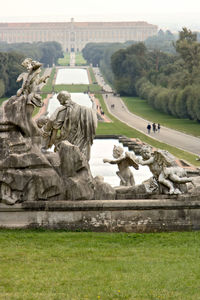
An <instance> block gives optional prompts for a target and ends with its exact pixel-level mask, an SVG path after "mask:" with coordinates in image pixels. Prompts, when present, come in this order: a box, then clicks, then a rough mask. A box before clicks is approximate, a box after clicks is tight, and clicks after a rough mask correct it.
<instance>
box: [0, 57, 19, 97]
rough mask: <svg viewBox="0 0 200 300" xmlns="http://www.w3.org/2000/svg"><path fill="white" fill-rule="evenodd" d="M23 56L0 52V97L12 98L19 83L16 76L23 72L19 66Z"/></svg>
mask: <svg viewBox="0 0 200 300" xmlns="http://www.w3.org/2000/svg"><path fill="white" fill-rule="evenodd" d="M23 59H24V56H23V55H22V54H19V53H16V52H9V53H3V52H0V97H2V96H8V97H9V96H12V95H13V94H15V93H16V91H17V89H18V88H19V87H20V86H21V83H17V82H16V79H17V77H18V75H19V74H20V73H21V72H23V70H24V68H23V67H22V66H21V62H22V61H23Z"/></svg>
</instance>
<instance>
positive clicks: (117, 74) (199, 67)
mask: <svg viewBox="0 0 200 300" xmlns="http://www.w3.org/2000/svg"><path fill="white" fill-rule="evenodd" d="M198 39H199V35H198V34H197V33H193V32H192V31H191V30H189V29H187V28H183V29H182V31H180V32H179V36H175V35H173V34H171V33H170V32H169V31H166V32H162V31H160V32H159V33H158V35H157V36H156V37H151V38H148V39H147V40H146V41H145V42H144V43H142V42H139V43H138V42H137V43H136V42H134V41H129V42H127V43H125V44H110V45H105V44H104V45H103V44H101V45H99V44H88V45H86V47H85V49H84V52H85V53H84V52H83V55H85V58H86V59H87V60H88V59H90V63H93V64H98V65H99V66H100V68H101V70H102V73H104V75H105V76H107V74H109V76H108V78H107V79H109V81H110V82H111V83H112V84H113V86H114V88H115V89H116V91H117V92H118V93H119V94H121V95H126V96H139V97H140V98H142V99H146V100H147V101H148V103H149V104H150V105H151V106H153V107H154V108H156V109H158V110H160V111H162V112H165V113H167V114H171V115H173V116H176V117H180V118H189V119H192V120H197V121H200V85H199V83H200V43H199V42H198ZM117 48H118V49H117ZM107 53H108V54H107ZM87 55H88V58H87ZM94 57H95V60H93V59H94Z"/></svg>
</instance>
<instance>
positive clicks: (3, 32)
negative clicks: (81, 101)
mask: <svg viewBox="0 0 200 300" xmlns="http://www.w3.org/2000/svg"><path fill="white" fill-rule="evenodd" d="M157 29H158V28H157V26H156V25H151V24H148V23H146V22H74V19H71V22H57V23H50V22H49V23H0V41H5V42H7V43H24V42H29V43H33V42H39V41H41V42H47V41H56V42H59V43H60V44H61V45H62V47H63V50H65V51H75V52H77V51H81V50H82V49H83V48H84V47H85V45H86V44H87V43H91V42H93V43H100V42H121V43H123V42H126V41H129V40H134V41H144V40H145V39H146V38H148V37H149V36H152V35H155V34H156V33H157Z"/></svg>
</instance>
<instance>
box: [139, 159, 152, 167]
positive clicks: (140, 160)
mask: <svg viewBox="0 0 200 300" xmlns="http://www.w3.org/2000/svg"><path fill="white" fill-rule="evenodd" d="M137 162H138V163H139V164H140V165H143V166H146V165H151V164H152V163H153V162H154V158H153V157H151V158H149V159H147V160H143V159H142V158H138V159H137Z"/></svg>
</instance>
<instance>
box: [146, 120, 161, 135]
mask: <svg viewBox="0 0 200 300" xmlns="http://www.w3.org/2000/svg"><path fill="white" fill-rule="evenodd" d="M151 129H152V131H153V132H154V133H156V131H157V132H158V133H159V132H160V124H159V123H158V124H157V125H156V123H153V124H152V125H151V124H150V123H148V125H147V131H148V134H150V133H151Z"/></svg>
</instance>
